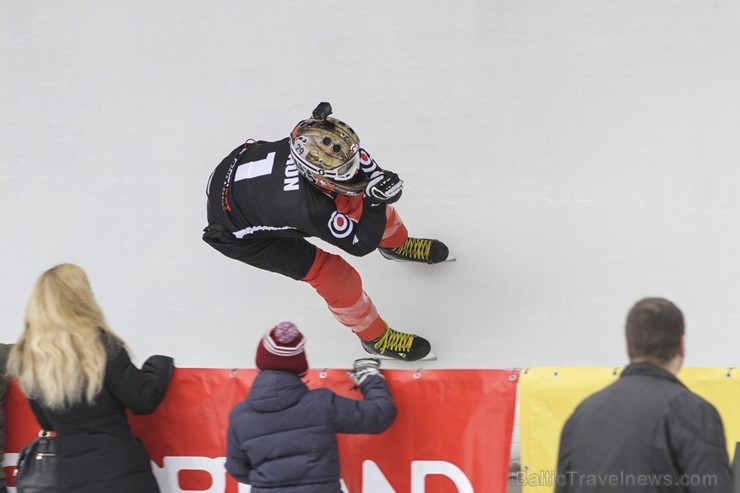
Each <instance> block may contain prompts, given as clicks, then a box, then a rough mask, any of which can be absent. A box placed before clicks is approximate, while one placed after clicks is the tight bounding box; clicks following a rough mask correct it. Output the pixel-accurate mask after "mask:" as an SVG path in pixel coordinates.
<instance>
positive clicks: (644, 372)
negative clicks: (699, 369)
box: [619, 363, 685, 387]
mask: <svg viewBox="0 0 740 493" xmlns="http://www.w3.org/2000/svg"><path fill="white" fill-rule="evenodd" d="M631 376H644V377H650V378H660V379H664V380H669V381H671V382H674V383H677V384H679V385H681V386H682V387H685V385H684V384H683V383H681V381H680V380H679V379H678V378H677V377H676V375H674V374H673V373H671V372H669V371H668V370H665V369H663V368H661V367H659V366H657V365H654V364H652V363H631V364H629V365H627V366H626V367H625V368H624V370H622V374H621V375H620V377H619V378H623V377H631Z"/></svg>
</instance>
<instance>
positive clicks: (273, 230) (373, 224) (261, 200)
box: [207, 138, 386, 256]
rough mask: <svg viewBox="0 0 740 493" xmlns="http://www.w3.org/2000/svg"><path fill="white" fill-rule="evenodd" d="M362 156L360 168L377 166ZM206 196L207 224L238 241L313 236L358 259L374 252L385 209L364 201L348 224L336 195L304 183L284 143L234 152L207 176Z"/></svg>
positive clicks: (260, 143) (252, 145) (255, 145)
mask: <svg viewBox="0 0 740 493" xmlns="http://www.w3.org/2000/svg"><path fill="white" fill-rule="evenodd" d="M362 152H363V157H364V158H366V159H364V161H365V163H363V167H364V169H367V170H368V171H369V169H370V168H371V167H376V166H377V165H376V164H375V161H373V160H372V159H367V153H365V152H364V151H362ZM207 193H208V222H209V224H210V225H212V226H213V225H220V226H222V227H223V228H225V229H226V230H227V231H228V232H229V233H230V234H231V235H233V236H234V237H235V238H237V239H240V240H249V239H250V238H265V237H275V236H315V237H318V238H321V239H322V240H324V241H326V242H328V243H331V244H332V245H336V246H337V247H339V248H341V249H342V250H344V251H346V252H348V253H350V254H352V255H358V256H359V255H366V254H367V253H370V252H371V251H373V250H375V249H376V248H377V247H378V244H379V243H380V240H381V238H382V236H383V231H384V229H385V222H386V215H385V214H386V210H385V209H386V206H385V204H380V205H376V206H371V205H370V204H369V203H367V202H365V203H364V206H363V207H362V214H361V215H360V216H359V217H358V218H356V219H357V220H352V219H350V217H349V216H348V215H347V214H345V213H344V212H343V211H340V210H338V208H337V204H336V202H335V199H336V195H334V194H331V193H328V192H324V191H322V190H320V189H319V188H317V187H315V186H313V185H311V183H309V182H308V181H307V180H306V179H305V178H303V176H302V175H301V174H300V173H299V172H298V168H297V167H296V165H295V163H294V162H293V158H292V157H291V155H290V140H289V139H288V138H285V139H283V140H280V141H277V142H264V141H257V142H249V143H248V144H245V145H242V146H240V147H238V148H236V149H234V151H232V152H231V154H229V155H228V156H227V157H226V158H224V160H223V161H222V162H221V164H219V165H218V167H217V168H216V169H215V170H214V172H213V173H212V174H211V178H210V180H209V183H208V189H207ZM358 199H359V198H358Z"/></svg>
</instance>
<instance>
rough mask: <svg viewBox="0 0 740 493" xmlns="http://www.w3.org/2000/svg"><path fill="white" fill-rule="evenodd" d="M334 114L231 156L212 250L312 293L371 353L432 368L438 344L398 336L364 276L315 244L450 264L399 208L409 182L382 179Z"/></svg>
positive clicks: (212, 194)
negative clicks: (428, 362) (413, 233)
mask: <svg viewBox="0 0 740 493" xmlns="http://www.w3.org/2000/svg"><path fill="white" fill-rule="evenodd" d="M331 112H332V109H331V105H329V103H321V104H319V105H318V106H317V107H316V109H315V110H314V111H313V114H312V117H311V118H308V119H306V120H302V121H301V122H299V123H298V124H297V125H296V126H295V128H294V129H293V131H292V132H291V134H290V136H289V137H286V138H284V139H282V140H279V141H275V142H267V141H261V140H259V141H254V140H248V141H247V142H246V143H245V144H243V145H240V146H239V147H237V148H236V149H234V150H233V151H232V152H231V153H230V154H229V155H228V156H226V158H224V160H223V161H222V162H221V164H219V165H218V167H217V168H216V169H215V170H214V171H213V173H212V174H211V177H210V180H209V182H208V186H207V194H208V226H207V227H206V228H205V230H204V234H203V240H204V241H206V242H207V243H208V244H209V245H211V246H212V247H213V248H215V249H216V250H218V251H219V252H221V253H222V254H224V255H226V256H227V257H230V258H233V259H236V260H240V261H242V262H244V263H246V264H249V265H252V266H254V267H257V268H260V269H264V270H268V271H271V272H276V273H278V274H283V275H285V276H288V277H290V278H292V279H295V280H299V281H304V282H307V283H308V284H310V285H311V286H312V287H313V288H314V289H315V290H316V291H317V292H318V293H319V295H320V296H321V297H323V298H324V300H326V303H327V305H328V307H329V310H330V311H331V312H332V313H333V314H334V316H335V317H336V318H337V320H339V322H341V323H342V324H343V325H345V326H346V327H349V328H350V329H352V331H353V332H354V333H355V334H356V335H357V337H359V338H360V340H361V341H362V346H363V348H364V349H365V350H366V351H367V352H368V353H371V354H374V355H379V356H386V357H390V358H394V359H398V360H403V361H416V360H419V359H423V358H425V357H426V356H428V355H429V354H430V351H431V345H430V344H429V341H427V340H426V339H424V338H423V337H420V336H417V335H415V334H410V333H405V332H401V331H398V330H395V329H392V328H391V327H389V325H388V324H387V323H386V321H385V320H384V319H383V318H381V317H380V315H379V314H378V312H377V310H376V308H375V305H374V304H373V302H372V300H371V299H370V297H369V296H368V295H367V293H365V291H364V290H363V287H362V280H361V279H360V275H359V274H358V273H357V271H356V270H355V269H354V268H352V266H350V265H349V264H348V263H347V262H346V261H345V260H344V259H343V258H342V257H341V256H339V255H333V254H331V253H327V252H325V251H324V250H322V249H321V248H318V247H316V246H315V245H313V244H312V243H310V242H308V241H306V240H305V237H316V238H320V239H322V240H324V241H326V242H327V243H330V244H332V245H335V246H337V247H339V248H341V249H342V250H344V251H345V252H347V253H349V254H351V255H355V256H358V257H359V256H363V255H367V254H368V253H370V252H372V251H374V250H376V249H377V250H379V251H380V253H381V254H382V255H383V256H384V257H386V258H389V259H392V260H403V261H412V262H423V263H427V264H437V263H440V262H444V261H446V260H449V259H448V257H449V251H448V249H447V247H446V246H445V244H444V243H442V242H441V241H438V240H433V239H425V238H411V237H409V236H408V232H407V230H406V227H405V226H404V224H403V221H401V218H400V216H399V215H398V213H397V212H396V210H395V209H394V208H393V207H391V206H390V204H392V203H394V202H396V201H397V200H398V199H399V198H401V194H402V191H403V181H402V180H401V179H400V178H399V177H398V175H397V174H396V173H393V172H391V171H388V170H383V169H381V168H380V167H379V166H378V163H376V162H375V160H374V159H372V158H371V157H370V155H369V154H368V152H367V151H366V150H364V149H362V148H361V147H360V139H359V137H358V136H357V134H356V133H355V131H354V130H353V129H352V128H351V127H350V126H349V125H347V124H346V123H344V122H342V121H340V120H337V119H335V118H331V117H329V115H330V114H331Z"/></svg>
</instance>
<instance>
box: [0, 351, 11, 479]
mask: <svg viewBox="0 0 740 493" xmlns="http://www.w3.org/2000/svg"><path fill="white" fill-rule="evenodd" d="M12 347H13V345H12V344H0V464H2V462H3V457H4V456H5V411H4V409H3V404H4V403H5V395H6V393H7V392H8V372H7V363H8V353H10V348H12ZM7 486H8V483H7V482H6V480H5V472H4V471H3V469H2V467H0V493H8V490H7Z"/></svg>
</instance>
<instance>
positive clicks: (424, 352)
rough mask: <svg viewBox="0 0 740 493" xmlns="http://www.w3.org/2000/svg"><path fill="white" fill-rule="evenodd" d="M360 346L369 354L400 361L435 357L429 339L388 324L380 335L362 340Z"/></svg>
mask: <svg viewBox="0 0 740 493" xmlns="http://www.w3.org/2000/svg"><path fill="white" fill-rule="evenodd" d="M362 347H363V348H364V349H365V351H367V352H368V353H370V354H374V355H377V356H380V357H385V358H389V359H397V360H400V361H417V360H420V359H437V358H436V356H434V355H433V354H432V353H431V350H432V345H431V344H429V341H427V340H426V339H424V338H423V337H419V336H417V335H414V334H406V333H404V332H398V331H397V330H393V329H391V328H390V327H388V325H386V326H385V332H384V333H383V335H382V336H380V337H378V338H377V339H375V340H372V341H362Z"/></svg>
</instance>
